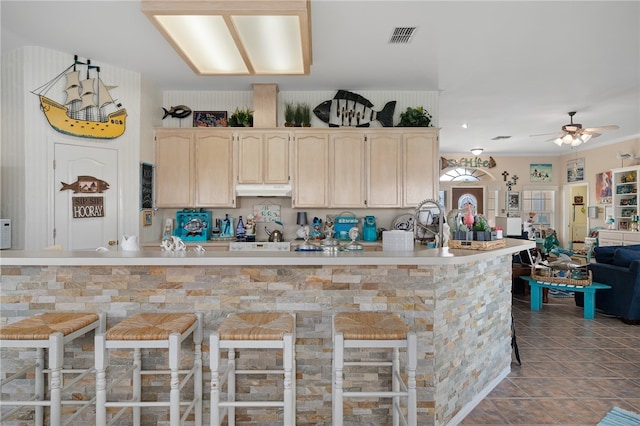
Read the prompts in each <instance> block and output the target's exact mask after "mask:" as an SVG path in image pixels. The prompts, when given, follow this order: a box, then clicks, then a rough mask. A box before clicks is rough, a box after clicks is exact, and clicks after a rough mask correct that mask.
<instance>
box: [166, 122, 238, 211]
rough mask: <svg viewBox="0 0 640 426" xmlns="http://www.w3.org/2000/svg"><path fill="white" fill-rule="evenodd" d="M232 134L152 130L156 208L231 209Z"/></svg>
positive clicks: (232, 191)
mask: <svg viewBox="0 0 640 426" xmlns="http://www.w3.org/2000/svg"><path fill="white" fill-rule="evenodd" d="M233 172H234V169H233V133H232V132H231V131H222V132H221V131H218V130H207V129H189V130H185V129H156V165H155V174H156V176H155V192H156V206H157V207H160V208H162V207H173V208H183V207H235V192H234V182H233V176H234V173H233Z"/></svg>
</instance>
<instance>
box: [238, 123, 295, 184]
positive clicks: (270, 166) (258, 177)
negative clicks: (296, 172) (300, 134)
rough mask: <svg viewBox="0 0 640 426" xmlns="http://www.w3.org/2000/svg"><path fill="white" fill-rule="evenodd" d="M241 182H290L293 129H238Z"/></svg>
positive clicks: (239, 175)
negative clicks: (291, 130) (290, 153)
mask: <svg viewBox="0 0 640 426" xmlns="http://www.w3.org/2000/svg"><path fill="white" fill-rule="evenodd" d="M237 139H238V183H242V184H261V183H281V184H287V183H289V177H290V172H289V132H282V131H276V132H272V131H262V130H255V131H241V132H238V135H237Z"/></svg>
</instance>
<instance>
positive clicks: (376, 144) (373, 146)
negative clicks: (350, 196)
mask: <svg viewBox="0 0 640 426" xmlns="http://www.w3.org/2000/svg"><path fill="white" fill-rule="evenodd" d="M400 141H401V136H400V133H390V132H375V131H372V132H367V142H366V145H367V151H366V153H367V164H368V166H367V182H368V188H367V207H380V208H384V207H400V206H401V203H402V200H401V198H402V197H401V188H402V182H401V173H400V164H401V163H400V155H401V143H400Z"/></svg>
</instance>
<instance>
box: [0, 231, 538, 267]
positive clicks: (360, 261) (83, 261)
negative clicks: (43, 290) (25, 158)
mask: <svg viewBox="0 0 640 426" xmlns="http://www.w3.org/2000/svg"><path fill="white" fill-rule="evenodd" d="M505 240H506V246H505V247H503V248H498V249H493V250H487V251H480V250H462V249H449V248H444V249H430V248H426V247H425V246H420V245H416V249H415V250H414V251H411V252H386V251H353V252H338V253H324V252H295V251H292V252H228V251H210V252H204V253H198V252H194V251H187V252H175V253H174V252H160V251H106V252H97V251H93V250H91V251H89V250H87V251H47V250H43V251H22V250H3V251H0V266H35V265H39V266H42V265H51V266H136V265H139V266H188V265H195V266H198V265H202V266H216V265H220V266H226V265H229V266H250V265H257V266H261V265H266V266H273V265H456V264H464V263H468V262H473V261H478V260H485V259H490V258H493V257H495V256H499V255H505V254H511V253H516V252H519V251H521V250H525V249H529V248H534V247H535V242H534V241H529V240H518V239H512V238H506V239H505Z"/></svg>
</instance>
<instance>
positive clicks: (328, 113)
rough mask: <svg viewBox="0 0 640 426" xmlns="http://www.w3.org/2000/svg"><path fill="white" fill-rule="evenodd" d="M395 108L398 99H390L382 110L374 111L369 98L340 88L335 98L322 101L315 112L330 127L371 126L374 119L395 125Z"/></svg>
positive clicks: (387, 124) (384, 123)
mask: <svg viewBox="0 0 640 426" xmlns="http://www.w3.org/2000/svg"><path fill="white" fill-rule="evenodd" d="M395 109H396V101H390V102H387V104H386V105H385V106H384V108H382V110H380V111H374V110H373V104H372V103H371V102H370V101H369V100H368V99H366V98H364V97H362V96H360V95H358V94H357V93H353V92H349V91H347V90H338V92H337V93H336V95H335V96H334V97H333V99H330V100H328V101H324V102H322V103H321V104H320V105H318V106H317V107H315V108H314V109H313V113H314V114H315V115H316V117H318V118H319V119H320V120H322V121H324V122H325V123H327V124H328V125H329V127H341V126H342V127H369V126H370V124H371V122H372V121H379V122H380V124H382V125H383V126H384V127H393V112H394V111H395Z"/></svg>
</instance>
